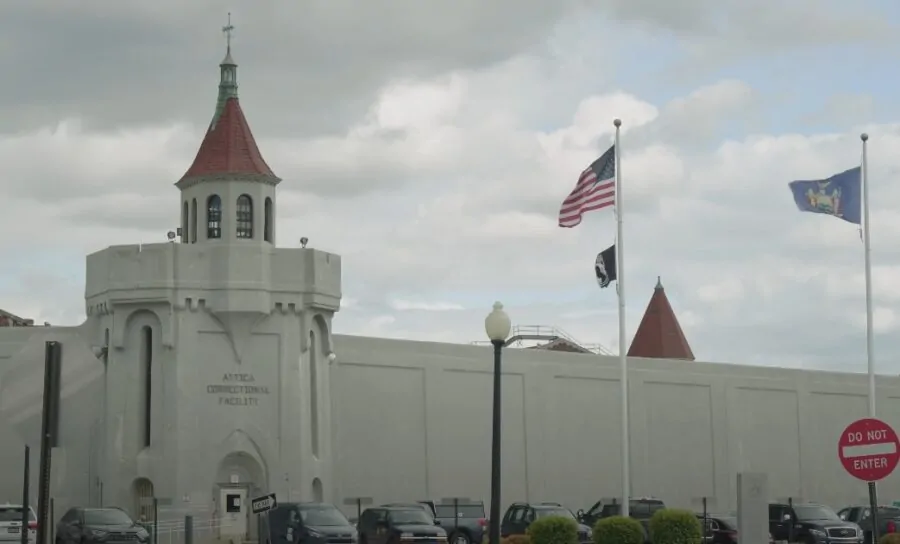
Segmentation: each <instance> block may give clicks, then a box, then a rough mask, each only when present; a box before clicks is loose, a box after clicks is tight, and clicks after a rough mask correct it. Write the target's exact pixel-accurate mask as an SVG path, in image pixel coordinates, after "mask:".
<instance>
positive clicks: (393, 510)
mask: <svg viewBox="0 0 900 544" xmlns="http://www.w3.org/2000/svg"><path fill="white" fill-rule="evenodd" d="M437 523H438V522H437V521H435V519H434V516H432V515H431V514H430V513H429V512H428V506H426V505H424V504H423V505H421V506H419V507H416V506H376V507H374V508H367V509H365V510H364V511H363V513H362V514H361V515H360V516H359V523H357V525H356V527H357V529H358V530H359V542H360V544H397V543H398V542H400V541H401V540H403V541H407V540H415V541H416V544H447V531H445V530H443V529H441V528H440V527H439V526H438V525H437Z"/></svg>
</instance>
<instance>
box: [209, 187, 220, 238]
mask: <svg viewBox="0 0 900 544" xmlns="http://www.w3.org/2000/svg"><path fill="white" fill-rule="evenodd" d="M221 237H222V199H221V198H219V195H212V196H210V197H209V198H207V199H206V238H207V239H210V240H211V239H214V238H221Z"/></svg>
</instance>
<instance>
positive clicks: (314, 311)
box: [85, 23, 341, 537]
mask: <svg viewBox="0 0 900 544" xmlns="http://www.w3.org/2000/svg"><path fill="white" fill-rule="evenodd" d="M232 28H233V27H232V26H231V24H230V23H229V25H228V26H226V27H225V29H224V30H225V31H226V33H227V34H228V36H229V39H228V48H227V51H226V54H225V58H224V60H223V61H222V63H221V64H220V80H219V92H218V99H217V101H216V108H215V113H214V114H213V119H212V121H211V122H210V124H209V128H208V129H207V131H206V134H205V136H204V138H203V141H202V143H201V144H200V149H199V151H198V152H197V156H196V158H195V159H194V162H193V164H191V166H190V168H188V170H187V172H186V173H185V174H184V176H182V178H181V179H180V180H179V181H178V182H177V183H176V184H175V185H176V187H177V188H178V189H179V191H180V196H179V200H178V209H177V210H178V212H179V214H180V217H181V221H180V223H181V226H180V229H179V232H180V243H179V242H176V241H175V240H174V239H173V240H172V241H171V242H170V243H159V244H144V245H132V246H113V247H110V248H107V249H105V250H103V251H99V252H97V253H94V254H92V255H89V256H88V258H87V286H86V294H85V297H86V303H87V311H88V316H89V324H90V327H91V330H93V331H94V334H95V336H96V337H97V344H98V345H102V346H106V349H105V350H104V351H103V355H102V358H103V359H104V363H105V367H106V371H105V376H104V385H103V389H104V392H105V396H104V399H105V401H104V404H105V407H104V418H103V419H104V421H103V424H102V431H101V432H102V433H104V434H105V436H104V437H103V439H100V440H98V444H106V445H105V446H103V447H102V448H99V449H102V450H103V451H101V452H98V453H97V457H98V459H97V463H98V465H99V466H101V467H103V468H102V469H101V470H100V476H99V480H100V482H99V484H100V485H101V486H102V489H103V490H104V495H105V496H104V497H103V498H102V502H104V503H107V504H122V505H128V504H132V505H133V508H132V510H133V511H134V512H136V513H142V514H144V517H147V516H148V515H152V512H149V511H148V509H147V505H148V504H150V503H151V502H152V501H148V500H147V497H150V496H152V497H156V498H157V499H158V500H159V501H161V502H160V504H163V505H165V507H166V509H167V511H169V512H178V511H180V510H185V511H187V510H190V511H192V512H194V513H195V514H198V509H199V510H203V509H208V511H209V512H210V514H211V515H213V516H215V517H216V518H217V519H219V520H220V524H221V525H222V527H223V529H222V531H223V536H229V537H238V536H240V535H242V534H253V527H252V525H253V519H252V517H251V516H248V512H247V509H248V507H249V499H250V498H251V497H252V496H254V495H256V494H260V493H267V492H276V493H278V497H279V501H288V500H295V501H296V500H323V499H324V500H328V499H329V497H330V495H331V493H332V490H333V488H334V482H333V480H332V459H331V456H332V450H331V412H330V400H329V394H328V392H329V390H330V384H329V381H330V380H329V373H330V371H329V367H330V363H331V361H333V360H334V355H333V353H332V348H331V322H332V317H333V315H334V313H335V312H336V311H337V310H338V308H339V305H340V297H341V261H340V257H338V256H337V255H333V254H329V253H326V252H323V251H319V250H316V249H311V248H305V247H304V248H278V247H276V245H275V234H276V224H275V217H276V210H277V194H276V188H277V186H278V183H279V182H280V181H281V180H280V178H278V177H277V176H276V175H275V174H274V173H273V171H272V169H271V168H269V166H268V165H267V164H266V162H265V160H263V158H262V155H261V153H260V151H259V148H258V147H257V145H256V142H255V140H254V138H253V134H252V133H251V131H250V127H249V125H248V123H247V120H246V118H245V117H244V113H243V111H242V109H241V105H240V102H239V100H238V93H237V89H238V88H237V64H236V63H235V62H234V59H233V58H232V52H231V39H230V33H231V30H232ZM173 215H174V214H173ZM225 533H227V534H225Z"/></svg>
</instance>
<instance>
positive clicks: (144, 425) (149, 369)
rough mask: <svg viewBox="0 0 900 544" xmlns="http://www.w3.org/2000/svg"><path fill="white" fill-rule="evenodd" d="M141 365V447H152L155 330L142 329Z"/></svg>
mask: <svg viewBox="0 0 900 544" xmlns="http://www.w3.org/2000/svg"><path fill="white" fill-rule="evenodd" d="M140 362H141V364H140V375H139V376H140V378H139V381H140V384H141V390H140V395H141V396H140V398H141V404H140V407H141V408H140V409H141V421H140V429H141V442H140V443H141V446H142V447H144V448H146V447H147V446H149V445H150V436H151V432H150V427H151V422H152V420H151V417H152V415H153V329H152V328H150V327H143V328H142V329H141V361H140Z"/></svg>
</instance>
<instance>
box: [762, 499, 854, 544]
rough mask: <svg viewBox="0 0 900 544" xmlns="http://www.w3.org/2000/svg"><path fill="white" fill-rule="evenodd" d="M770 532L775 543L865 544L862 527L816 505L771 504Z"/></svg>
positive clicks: (825, 507) (826, 508) (827, 508)
mask: <svg viewBox="0 0 900 544" xmlns="http://www.w3.org/2000/svg"><path fill="white" fill-rule="evenodd" d="M769 532H770V533H771V534H772V538H774V539H775V540H784V541H788V542H803V543H808V544H816V543H826V542H827V543H828V544H862V542H863V538H864V535H863V532H862V530H861V529H860V528H859V525H857V524H855V523H850V522H847V521H844V520H842V519H841V518H840V517H838V515H837V514H836V513H835V512H834V510H832V509H831V508H829V507H827V506H823V505H821V504H813V503H802V504H801V503H791V504H785V503H769Z"/></svg>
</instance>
